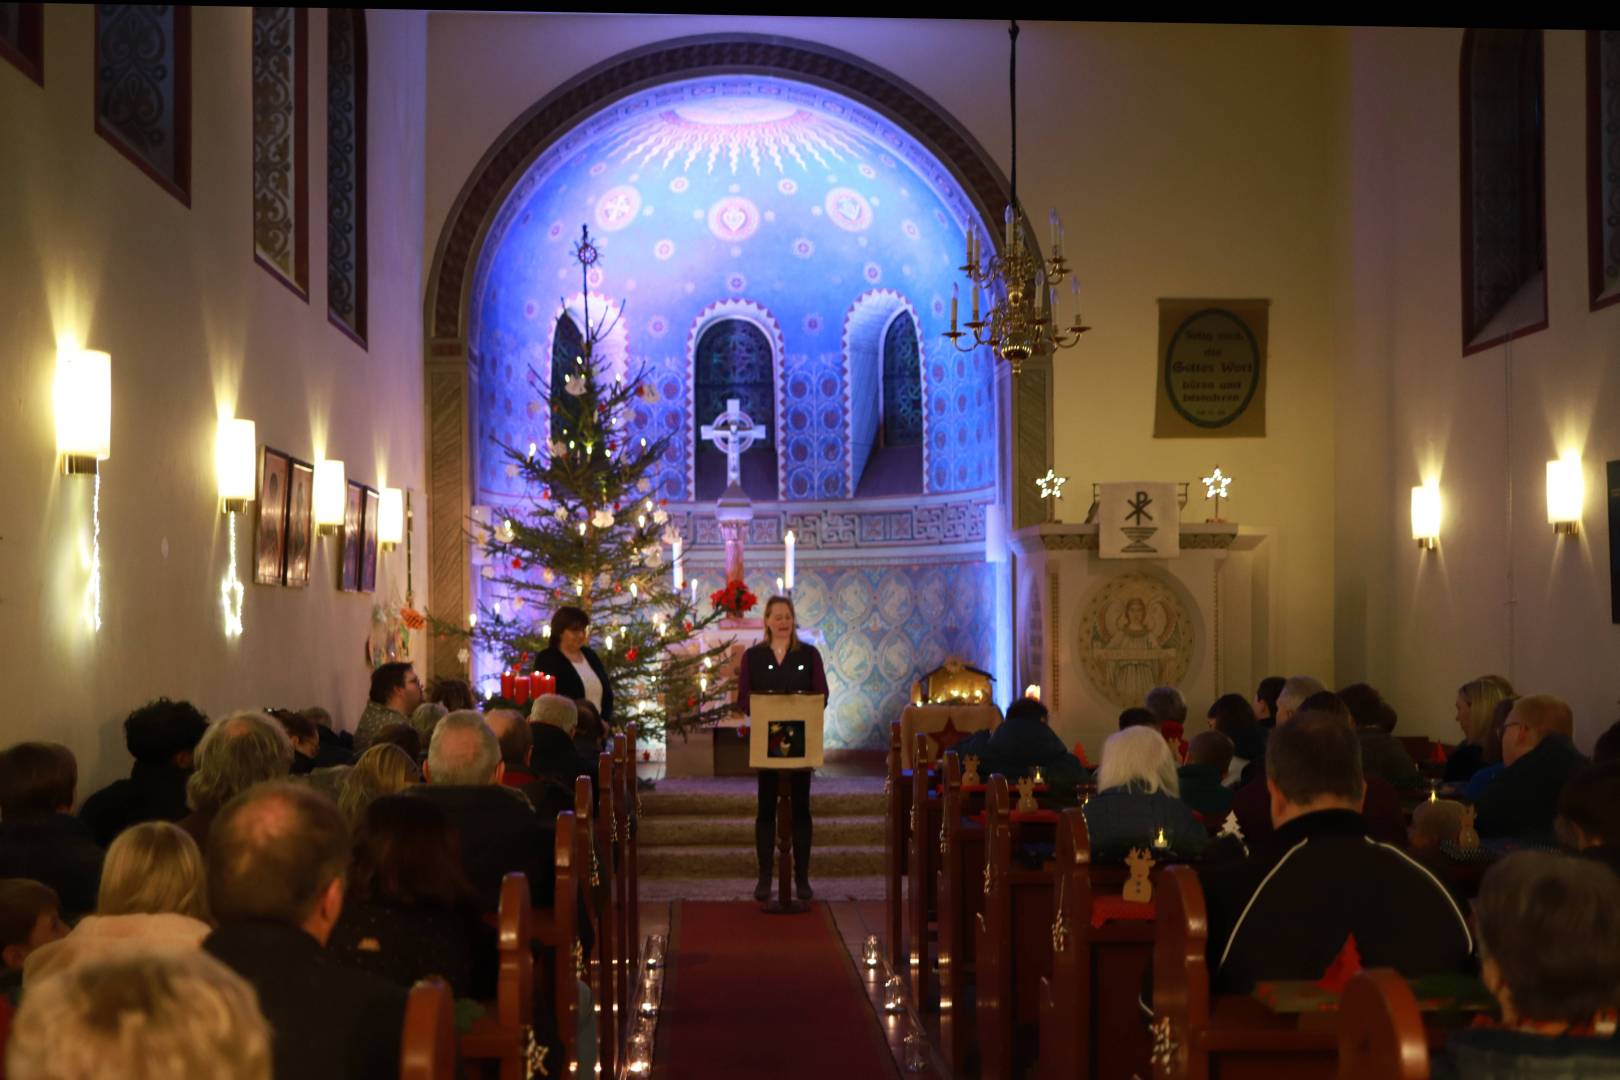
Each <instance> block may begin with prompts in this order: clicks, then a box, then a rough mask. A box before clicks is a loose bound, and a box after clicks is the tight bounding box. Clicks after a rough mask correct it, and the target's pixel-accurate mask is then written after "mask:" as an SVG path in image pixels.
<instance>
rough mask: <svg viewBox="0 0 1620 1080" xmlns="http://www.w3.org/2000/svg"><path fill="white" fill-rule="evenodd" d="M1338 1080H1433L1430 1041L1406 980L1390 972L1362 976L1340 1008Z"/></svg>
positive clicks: (1354, 981) (1374, 970) (1375, 971)
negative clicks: (1372, 1079) (1377, 1079)
mask: <svg viewBox="0 0 1620 1080" xmlns="http://www.w3.org/2000/svg"><path fill="white" fill-rule="evenodd" d="M1338 1075H1339V1080H1360V1078H1362V1077H1387V1078H1388V1080H1428V1077H1429V1038H1428V1034H1427V1032H1426V1031H1425V1029H1424V1025H1423V1014H1422V1013H1421V1012H1420V1011H1419V1010H1418V1004H1417V999H1416V998H1415V997H1413V995H1412V988H1411V987H1410V986H1408V985H1407V983H1406V980H1405V979H1403V978H1401V976H1400V975H1399V974H1398V973H1397V972H1395V971H1393V970H1391V969H1389V968H1369V969H1367V970H1365V971H1361V972H1358V973H1357V974H1356V975H1355V976H1354V977H1353V978H1352V979H1351V980H1350V983H1349V985H1348V986H1346V987H1345V990H1344V997H1343V998H1342V1000H1341V1001H1340V1004H1339V1073H1338Z"/></svg>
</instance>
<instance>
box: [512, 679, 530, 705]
mask: <svg viewBox="0 0 1620 1080" xmlns="http://www.w3.org/2000/svg"><path fill="white" fill-rule="evenodd" d="M514 682H515V683H516V684H517V685H516V686H515V687H514V689H516V690H517V698H516V701H517V703H518V704H519V705H527V704H528V702H529V680H528V679H525V678H521V677H520V678H518V679H515V680H514Z"/></svg>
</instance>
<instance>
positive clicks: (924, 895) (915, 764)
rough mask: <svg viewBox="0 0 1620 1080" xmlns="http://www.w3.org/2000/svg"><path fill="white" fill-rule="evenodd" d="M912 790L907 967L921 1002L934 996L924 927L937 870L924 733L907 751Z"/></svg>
mask: <svg viewBox="0 0 1620 1080" xmlns="http://www.w3.org/2000/svg"><path fill="white" fill-rule="evenodd" d="M911 760H912V769H911V790H910V791H909V792H908V799H907V802H908V803H909V806H908V809H907V812H906V815H905V820H906V846H905V852H906V907H905V931H906V948H905V959H906V963H907V967H906V969H905V970H906V971H907V972H908V975H909V980H910V984H911V992H912V1000H913V1001H916V1002H917V1003H918V1005H919V1006H925V1005H927V1004H928V1003H931V1002H932V1001H934V1000H935V999H936V998H937V997H938V990H937V987H936V985H935V983H936V976H935V972H934V965H933V959H932V957H931V956H930V954H929V948H928V926H929V921H930V919H931V918H932V916H933V913H934V905H935V894H936V891H937V887H936V885H935V875H936V872H937V871H938V869H939V813H940V809H939V808H940V802H939V800H938V799H930V798H929V797H928V792H929V787H930V784H931V781H932V779H933V777H934V775H935V774H934V773H931V772H929V769H928V736H926V735H923V734H921V733H919V734H917V735H916V736H915V739H914V746H913V752H912V755H911Z"/></svg>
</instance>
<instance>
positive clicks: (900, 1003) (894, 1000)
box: [883, 975, 906, 1015]
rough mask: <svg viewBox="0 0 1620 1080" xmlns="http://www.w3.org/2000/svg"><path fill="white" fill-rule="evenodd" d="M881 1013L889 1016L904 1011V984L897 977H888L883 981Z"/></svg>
mask: <svg viewBox="0 0 1620 1080" xmlns="http://www.w3.org/2000/svg"><path fill="white" fill-rule="evenodd" d="M883 1011H884V1012H886V1013H889V1014H890V1015H895V1014H898V1013H903V1012H905V1011H906V990H905V983H903V982H902V981H901V980H900V976H898V975H890V976H889V977H888V978H887V979H885V980H884V981H883Z"/></svg>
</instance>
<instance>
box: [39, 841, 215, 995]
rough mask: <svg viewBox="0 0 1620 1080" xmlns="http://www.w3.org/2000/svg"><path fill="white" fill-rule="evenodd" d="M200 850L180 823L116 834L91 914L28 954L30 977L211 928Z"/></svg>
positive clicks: (181, 943) (163, 946)
mask: <svg viewBox="0 0 1620 1080" xmlns="http://www.w3.org/2000/svg"><path fill="white" fill-rule="evenodd" d="M210 922H211V916H210V915H209V911H208V879H207V875H206V873H205V872H204V870H203V861H202V853H201V852H200V851H198V850H197V843H196V841H194V840H193V839H192V838H191V836H190V835H189V834H187V833H186V831H185V830H184V829H181V828H179V827H178V826H176V825H172V824H170V823H169V822H167V821H147V822H143V823H142V824H139V825H132V826H130V827H129V828H127V829H125V830H124V831H123V832H121V833H119V834H118V837H117V839H115V840H114V841H113V842H112V846H111V847H109V848H108V849H107V858H106V861H105V862H104V863H103V864H102V868H101V890H100V892H99V893H98V894H97V896H96V913H95V914H94V915H87V916H85V917H84V918H83V919H82V920H80V922H79V925H78V926H76V927H74V928H73V932H72V933H70V934H68V936H67V937H65V938H63V939H62V940H60V941H56V942H52V943H51V944H49V945H45V946H42V947H40V948H38V949H36V950H34V951H33V952H32V953H30V954H29V955H28V959H27V961H26V962H25V964H24V966H23V979H24V982H26V983H32V982H34V981H36V980H38V979H41V978H44V977H45V976H47V975H49V974H51V973H53V972H56V971H60V970H62V969H64V968H66V967H69V966H71V965H73V964H76V963H79V962H80V961H82V960H85V959H89V958H92V957H94V958H103V957H105V956H106V955H107V954H110V953H122V952H125V951H142V950H148V951H171V952H173V951H185V950H189V949H195V948H196V947H197V946H199V945H200V944H202V939H203V938H205V937H207V936H208V933H209V931H210V930H211V929H212V927H211V926H210Z"/></svg>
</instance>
